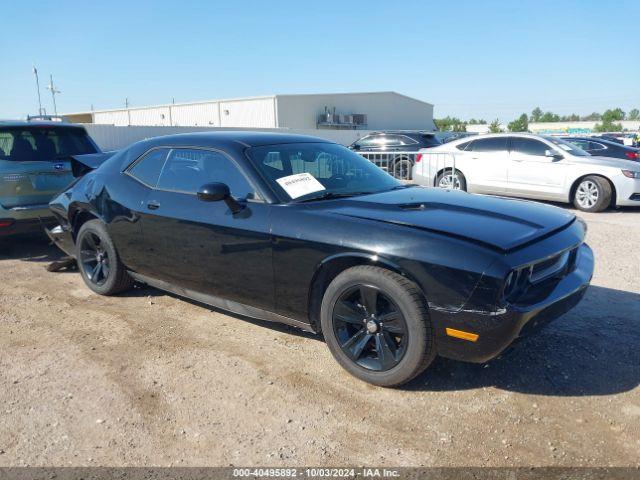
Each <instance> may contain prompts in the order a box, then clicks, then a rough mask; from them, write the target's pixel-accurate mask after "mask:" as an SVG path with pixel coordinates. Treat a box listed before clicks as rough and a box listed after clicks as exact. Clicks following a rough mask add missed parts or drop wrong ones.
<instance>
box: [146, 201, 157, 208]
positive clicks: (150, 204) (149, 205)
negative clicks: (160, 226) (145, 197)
mask: <svg viewBox="0 0 640 480" xmlns="http://www.w3.org/2000/svg"><path fill="white" fill-rule="evenodd" d="M147 208H148V209H149V210H157V209H159V208H160V204H159V203H158V202H156V201H155V200H151V201H150V202H149V203H147Z"/></svg>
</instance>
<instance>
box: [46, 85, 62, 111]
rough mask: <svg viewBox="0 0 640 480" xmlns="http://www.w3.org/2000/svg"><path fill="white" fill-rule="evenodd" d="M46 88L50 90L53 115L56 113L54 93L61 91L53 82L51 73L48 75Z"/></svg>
mask: <svg viewBox="0 0 640 480" xmlns="http://www.w3.org/2000/svg"><path fill="white" fill-rule="evenodd" d="M47 90H51V98H52V99H53V113H54V115H58V107H57V106H56V93H62V92H61V91H60V90H58V89H57V88H56V87H55V85H54V84H53V75H49V85H47Z"/></svg>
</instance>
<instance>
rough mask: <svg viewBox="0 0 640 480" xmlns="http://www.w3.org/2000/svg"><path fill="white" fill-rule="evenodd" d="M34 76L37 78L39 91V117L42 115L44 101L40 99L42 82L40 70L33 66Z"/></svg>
mask: <svg viewBox="0 0 640 480" xmlns="http://www.w3.org/2000/svg"><path fill="white" fill-rule="evenodd" d="M33 74H34V75H35V77H36V88H37V90H38V115H42V100H41V99H40V80H39V79H38V69H37V68H36V66H35V65H34V66H33Z"/></svg>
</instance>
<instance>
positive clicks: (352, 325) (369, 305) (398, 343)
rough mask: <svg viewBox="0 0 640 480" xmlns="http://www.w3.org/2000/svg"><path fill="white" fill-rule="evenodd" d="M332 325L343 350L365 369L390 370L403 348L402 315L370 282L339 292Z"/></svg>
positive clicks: (404, 345)
mask: <svg viewBox="0 0 640 480" xmlns="http://www.w3.org/2000/svg"><path fill="white" fill-rule="evenodd" d="M333 328H334V332H335V335H336V337H337V339H338V342H339V343H340V348H341V349H342V351H343V352H344V353H345V354H346V355H347V356H348V357H349V358H350V359H351V360H352V361H353V362H355V363H357V364H358V365H360V366H361V367H363V368H366V369H368V370H374V371H378V372H381V371H386V370H390V369H392V368H394V367H395V366H396V365H398V364H399V363H400V361H401V360H402V357H403V355H404V353H405V351H406V343H407V342H406V339H407V325H406V322H405V320H404V317H403V315H402V313H401V312H400V309H398V307H397V306H396V305H395V303H393V300H391V299H390V298H389V297H388V296H386V295H385V294H384V293H382V292H381V291H380V290H379V289H378V288H377V287H375V286H373V285H357V286H354V287H352V288H350V289H348V290H347V291H346V292H344V293H343V294H342V296H341V297H340V298H339V299H338V301H337V302H336V304H335V307H334V309H333Z"/></svg>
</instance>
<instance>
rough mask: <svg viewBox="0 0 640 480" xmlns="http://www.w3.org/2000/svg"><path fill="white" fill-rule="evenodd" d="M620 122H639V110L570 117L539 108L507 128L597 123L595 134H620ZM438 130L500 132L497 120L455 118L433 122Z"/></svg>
mask: <svg viewBox="0 0 640 480" xmlns="http://www.w3.org/2000/svg"><path fill="white" fill-rule="evenodd" d="M621 120H640V110H638V109H637V108H634V109H632V110H630V111H629V112H628V113H627V112H625V111H624V110H622V109H621V108H619V107H618V108H612V109H609V110H605V112H604V113H602V114H600V113H598V112H593V113H591V114H589V115H584V116H580V115H578V114H576V113H572V114H571V115H558V114H556V113H553V112H543V111H542V109H540V107H536V108H534V109H533V110H532V111H531V114H530V115H527V114H526V113H523V114H522V115H520V116H519V117H518V118H516V119H515V120H513V121H512V122H509V123H508V124H507V128H508V129H509V131H510V132H526V131H528V130H529V123H542V122H549V123H553V122H577V121H595V122H599V123H597V124H596V125H595V127H594V130H595V131H596V132H621V131H622V124H621V123H616V122H620V121H621ZM434 122H435V124H436V126H437V127H438V129H439V130H448V131H453V132H466V131H467V125H486V124H489V131H490V132H491V133H496V132H500V131H502V130H501V128H500V121H499V120H498V119H495V120H493V121H492V122H487V121H486V120H483V119H480V120H477V119H474V118H472V119H471V120H468V121H464V120H460V119H459V118H456V117H449V116H447V117H445V118H438V119H435V120H434Z"/></svg>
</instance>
